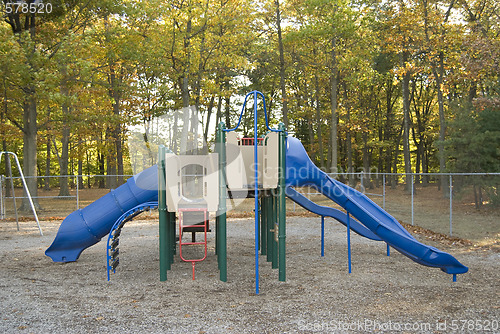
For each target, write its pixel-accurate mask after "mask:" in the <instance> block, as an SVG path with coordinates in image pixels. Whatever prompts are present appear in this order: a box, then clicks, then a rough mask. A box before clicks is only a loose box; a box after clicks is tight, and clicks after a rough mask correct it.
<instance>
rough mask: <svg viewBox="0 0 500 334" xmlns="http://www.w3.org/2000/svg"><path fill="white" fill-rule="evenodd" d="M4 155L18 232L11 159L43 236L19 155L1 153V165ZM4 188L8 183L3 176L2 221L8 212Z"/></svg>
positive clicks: (0, 185) (0, 180)
mask: <svg viewBox="0 0 500 334" xmlns="http://www.w3.org/2000/svg"><path fill="white" fill-rule="evenodd" d="M4 155H5V156H6V157H7V160H6V161H7V170H6V173H7V175H8V177H9V178H10V186H11V189H10V191H11V193H12V201H13V204H14V212H15V215H16V224H17V230H18V231H19V217H18V214H17V204H16V193H15V192H14V182H13V181H12V165H11V162H10V159H9V157H13V158H14V161H15V162H16V167H17V169H18V171H19V175H20V176H21V182H22V183H23V188H24V191H25V192H26V197H28V200H29V203H30V207H31V210H32V211H33V216H34V217H35V221H36V224H37V227H38V231H39V233H40V235H43V232H42V228H41V227H40V222H39V221H38V215H37V214H36V210H35V205H34V204H33V199H32V198H31V194H30V191H29V189H28V185H27V184H26V179H25V178H24V173H23V170H22V168H21V165H20V164H19V159H18V158H17V155H16V154H15V153H14V152H9V151H2V152H0V163H1V162H2V157H3V156H4ZM4 186H7V182H6V179H5V177H4V176H3V175H2V176H1V177H0V219H5V212H6V210H5V201H6V196H5V192H4Z"/></svg>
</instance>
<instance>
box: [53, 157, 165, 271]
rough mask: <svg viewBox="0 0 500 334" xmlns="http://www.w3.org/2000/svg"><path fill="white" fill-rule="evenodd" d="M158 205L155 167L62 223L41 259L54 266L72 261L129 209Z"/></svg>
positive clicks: (107, 232)
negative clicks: (48, 260)
mask: <svg viewBox="0 0 500 334" xmlns="http://www.w3.org/2000/svg"><path fill="white" fill-rule="evenodd" d="M149 201H158V166H156V165H154V166H152V167H149V168H148V169H146V170H144V171H142V172H141V173H139V174H137V175H135V176H134V177H132V178H130V179H129V180H128V181H127V182H126V183H125V184H123V185H122V186H120V187H118V188H116V189H114V190H111V191H110V192H109V193H108V194H106V195H104V196H103V197H101V198H99V199H98V200H97V201H95V202H93V203H91V204H90V205H88V206H87V207H85V208H83V209H80V210H76V211H75V212H73V213H71V214H70V215H69V216H67V217H66V219H64V220H63V222H62V223H61V226H60V227H59V231H57V235H56V238H55V239H54V241H53V242H52V245H50V247H49V248H48V249H47V250H46V251H45V255H47V256H49V257H51V258H52V260H53V261H54V262H72V261H76V260H77V259H78V257H79V256H80V254H81V253H82V251H83V250H84V249H86V248H88V247H90V246H92V245H94V244H96V243H98V242H99V241H100V240H101V238H102V237H104V236H107V235H108V234H109V231H110V229H111V227H112V226H113V224H114V223H115V221H116V220H117V219H118V218H119V217H120V216H121V215H122V214H123V213H125V212H126V211H128V210H129V209H131V208H133V207H135V206H137V205H140V204H143V203H145V202H149Z"/></svg>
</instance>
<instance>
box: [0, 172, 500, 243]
mask: <svg viewBox="0 0 500 334" xmlns="http://www.w3.org/2000/svg"><path fill="white" fill-rule="evenodd" d="M330 175H331V176H332V177H334V178H336V179H337V180H339V181H341V182H344V183H346V184H349V185H350V186H351V187H353V188H355V189H357V190H359V191H361V192H363V193H364V194H365V195H367V196H368V197H369V198H370V199H371V200H373V201H374V202H375V203H377V204H378V205H379V206H380V207H382V208H383V209H384V210H386V211H387V212H388V213H389V214H391V215H392V216H394V217H395V218H396V219H398V220H399V221H401V222H403V223H407V224H410V225H415V226H420V227H423V228H426V229H429V230H432V231H434V232H438V233H442V234H445V235H449V236H456V237H459V238H464V239H469V240H473V241H478V242H479V241H481V242H495V240H498V239H499V238H500V173H489V174H477V173H476V174H470V173H461V174H457V173H455V174H438V173H419V174H416V173H414V174H408V175H406V174H399V173H339V174H330ZM131 176H132V175H125V176H116V175H114V176H109V175H78V176H75V175H68V176H49V177H47V176H40V177H36V179H37V184H38V192H37V194H36V195H34V194H32V196H33V197H34V198H35V201H36V202H38V204H39V209H38V215H39V216H40V218H41V219H44V218H47V217H58V218H63V217H65V216H67V215H68V214H70V213H71V212H73V211H74V210H76V209H79V208H83V207H85V206H87V205H89V204H90V203H92V202H94V201H95V200H97V199H98V198H100V197H102V196H103V195H105V194H106V193H108V192H109V191H110V189H112V188H114V187H116V185H117V184H119V183H120V182H125V181H126V180H127V179H128V178H129V177H131ZM61 179H62V181H65V180H67V185H68V187H67V189H66V188H65V187H63V188H61V187H60V182H61ZM0 188H1V194H0V219H13V218H14V217H15V210H16V208H17V209H18V211H19V215H20V216H23V215H24V216H26V217H28V218H29V217H33V216H32V213H31V211H30V210H29V209H28V210H26V211H22V210H23V209H25V208H23V207H22V200H23V196H24V195H23V189H22V185H21V180H20V179H19V178H17V177H12V178H9V177H5V176H1V177H0ZM300 191H301V192H302V193H304V194H305V195H306V196H307V197H308V198H309V199H311V200H313V201H314V202H316V203H318V204H320V205H325V206H336V205H335V203H333V202H332V201H331V200H329V199H327V198H326V197H324V196H323V195H321V194H320V193H318V192H317V191H316V190H315V189H312V188H303V189H301V190H300ZM14 203H15V205H14ZM287 210H288V211H289V212H291V213H292V212H295V213H296V214H297V213H299V214H300V212H301V211H304V209H302V208H300V207H298V206H297V205H295V204H294V203H293V202H291V201H290V202H289V203H288V204H287ZM235 211H237V212H239V213H240V214H245V213H248V214H252V210H251V208H250V206H248V208H247V207H246V205H245V203H243V204H242V205H241V206H240V207H237V208H236V210H235Z"/></svg>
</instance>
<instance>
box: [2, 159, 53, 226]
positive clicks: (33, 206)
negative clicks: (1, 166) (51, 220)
mask: <svg viewBox="0 0 500 334" xmlns="http://www.w3.org/2000/svg"><path fill="white" fill-rule="evenodd" d="M3 153H6V154H7V155H9V154H10V155H12V156H13V157H14V160H15V161H16V165H17V169H18V170H19V175H20V176H21V181H22V182H23V187H24V190H25V191H26V195H27V196H28V200H29V202H30V206H31V210H32V211H33V216H35V220H36V224H37V226H38V231H39V232H40V235H43V233H42V228H41V227H40V221H38V215H37V214H36V210H35V205H34V204H33V199H32V198H31V194H30V191H29V189H28V185H27V184H26V179H25V178H24V174H23V170H22V168H21V165H20V164H19V159H17V155H16V154H15V153H13V152H1V153H0V161H1V160H2V154H3ZM11 175H12V173H11ZM11 183H12V189H13V191H12V194H13V196H14V184H13V182H12V179H11ZM14 201H15V197H14ZM14 206H15V202H14ZM16 220H17V208H16ZM18 229H19V227H18Z"/></svg>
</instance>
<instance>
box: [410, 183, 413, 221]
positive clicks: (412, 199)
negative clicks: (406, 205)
mask: <svg viewBox="0 0 500 334" xmlns="http://www.w3.org/2000/svg"><path fill="white" fill-rule="evenodd" d="M413 177H414V175H413V174H411V178H410V180H411V225H412V226H413V225H414V221H413V193H414V189H413Z"/></svg>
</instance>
